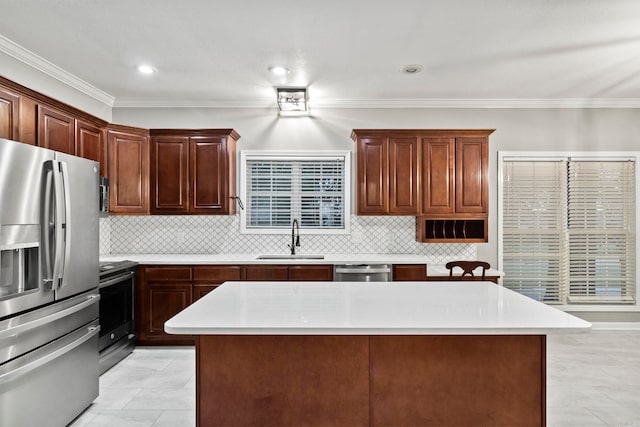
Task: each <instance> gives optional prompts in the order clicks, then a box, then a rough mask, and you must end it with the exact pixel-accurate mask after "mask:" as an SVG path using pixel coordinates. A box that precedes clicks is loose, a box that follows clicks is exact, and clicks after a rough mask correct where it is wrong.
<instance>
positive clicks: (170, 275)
mask: <svg viewBox="0 0 640 427" xmlns="http://www.w3.org/2000/svg"><path fill="white" fill-rule="evenodd" d="M136 285H137V289H136V330H137V331H136V332H137V335H138V336H137V339H136V344H138V345H190V344H193V343H194V341H193V337H190V336H187V335H170V334H167V333H165V332H164V322H166V321H167V320H169V319H170V318H171V317H173V316H174V315H176V314H177V313H179V312H180V311H182V310H183V309H185V308H186V307H188V306H189V305H190V304H191V303H192V302H193V285H192V268H191V267H184V266H153V267H145V266H141V267H139V268H138V277H137V283H136Z"/></svg>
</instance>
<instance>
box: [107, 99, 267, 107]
mask: <svg viewBox="0 0 640 427" xmlns="http://www.w3.org/2000/svg"><path fill="white" fill-rule="evenodd" d="M113 107H114V108H276V109H277V108H278V104H276V99H275V97H274V98H273V99H271V98H269V99H264V98H263V99H256V100H246V101H242V100H225V99H220V100H214V99H148V98H117V99H116V101H115V103H114V105H113Z"/></svg>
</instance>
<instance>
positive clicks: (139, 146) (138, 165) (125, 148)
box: [108, 131, 149, 214]
mask: <svg viewBox="0 0 640 427" xmlns="http://www.w3.org/2000/svg"><path fill="white" fill-rule="evenodd" d="M108 146H109V147H108V148H109V162H108V169H109V185H110V198H109V211H110V212H113V213H127V214H145V213H149V138H148V137H146V136H143V135H138V134H128V133H123V132H113V131H109V133H108Z"/></svg>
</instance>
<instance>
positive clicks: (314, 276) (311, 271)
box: [289, 265, 333, 281]
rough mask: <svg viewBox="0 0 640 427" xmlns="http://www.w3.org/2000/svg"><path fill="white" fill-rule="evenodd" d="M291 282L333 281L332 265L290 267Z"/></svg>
mask: <svg viewBox="0 0 640 427" xmlns="http://www.w3.org/2000/svg"><path fill="white" fill-rule="evenodd" d="M289 280H297V281H305V280H320V281H331V280H333V266H332V265H290V266H289Z"/></svg>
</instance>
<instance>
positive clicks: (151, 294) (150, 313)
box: [145, 282, 192, 340]
mask: <svg viewBox="0 0 640 427" xmlns="http://www.w3.org/2000/svg"><path fill="white" fill-rule="evenodd" d="M146 291H147V292H146V295H145V299H146V308H147V313H145V315H146V316H147V319H148V320H147V325H146V330H145V338H154V337H166V338H168V339H171V340H175V339H178V340H179V339H180V338H181V337H182V336H180V335H170V334H167V333H165V332H164V323H165V322H166V321H167V320H169V319H170V318H171V317H173V316H175V315H176V314H178V313H179V312H180V311H182V310H183V309H185V308H186V307H187V306H188V305H189V304H191V299H192V295H191V283H188V284H185V283H172V282H168V283H160V284H156V283H149V284H148V285H147V289H146ZM187 339H191V337H188V338H187Z"/></svg>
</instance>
